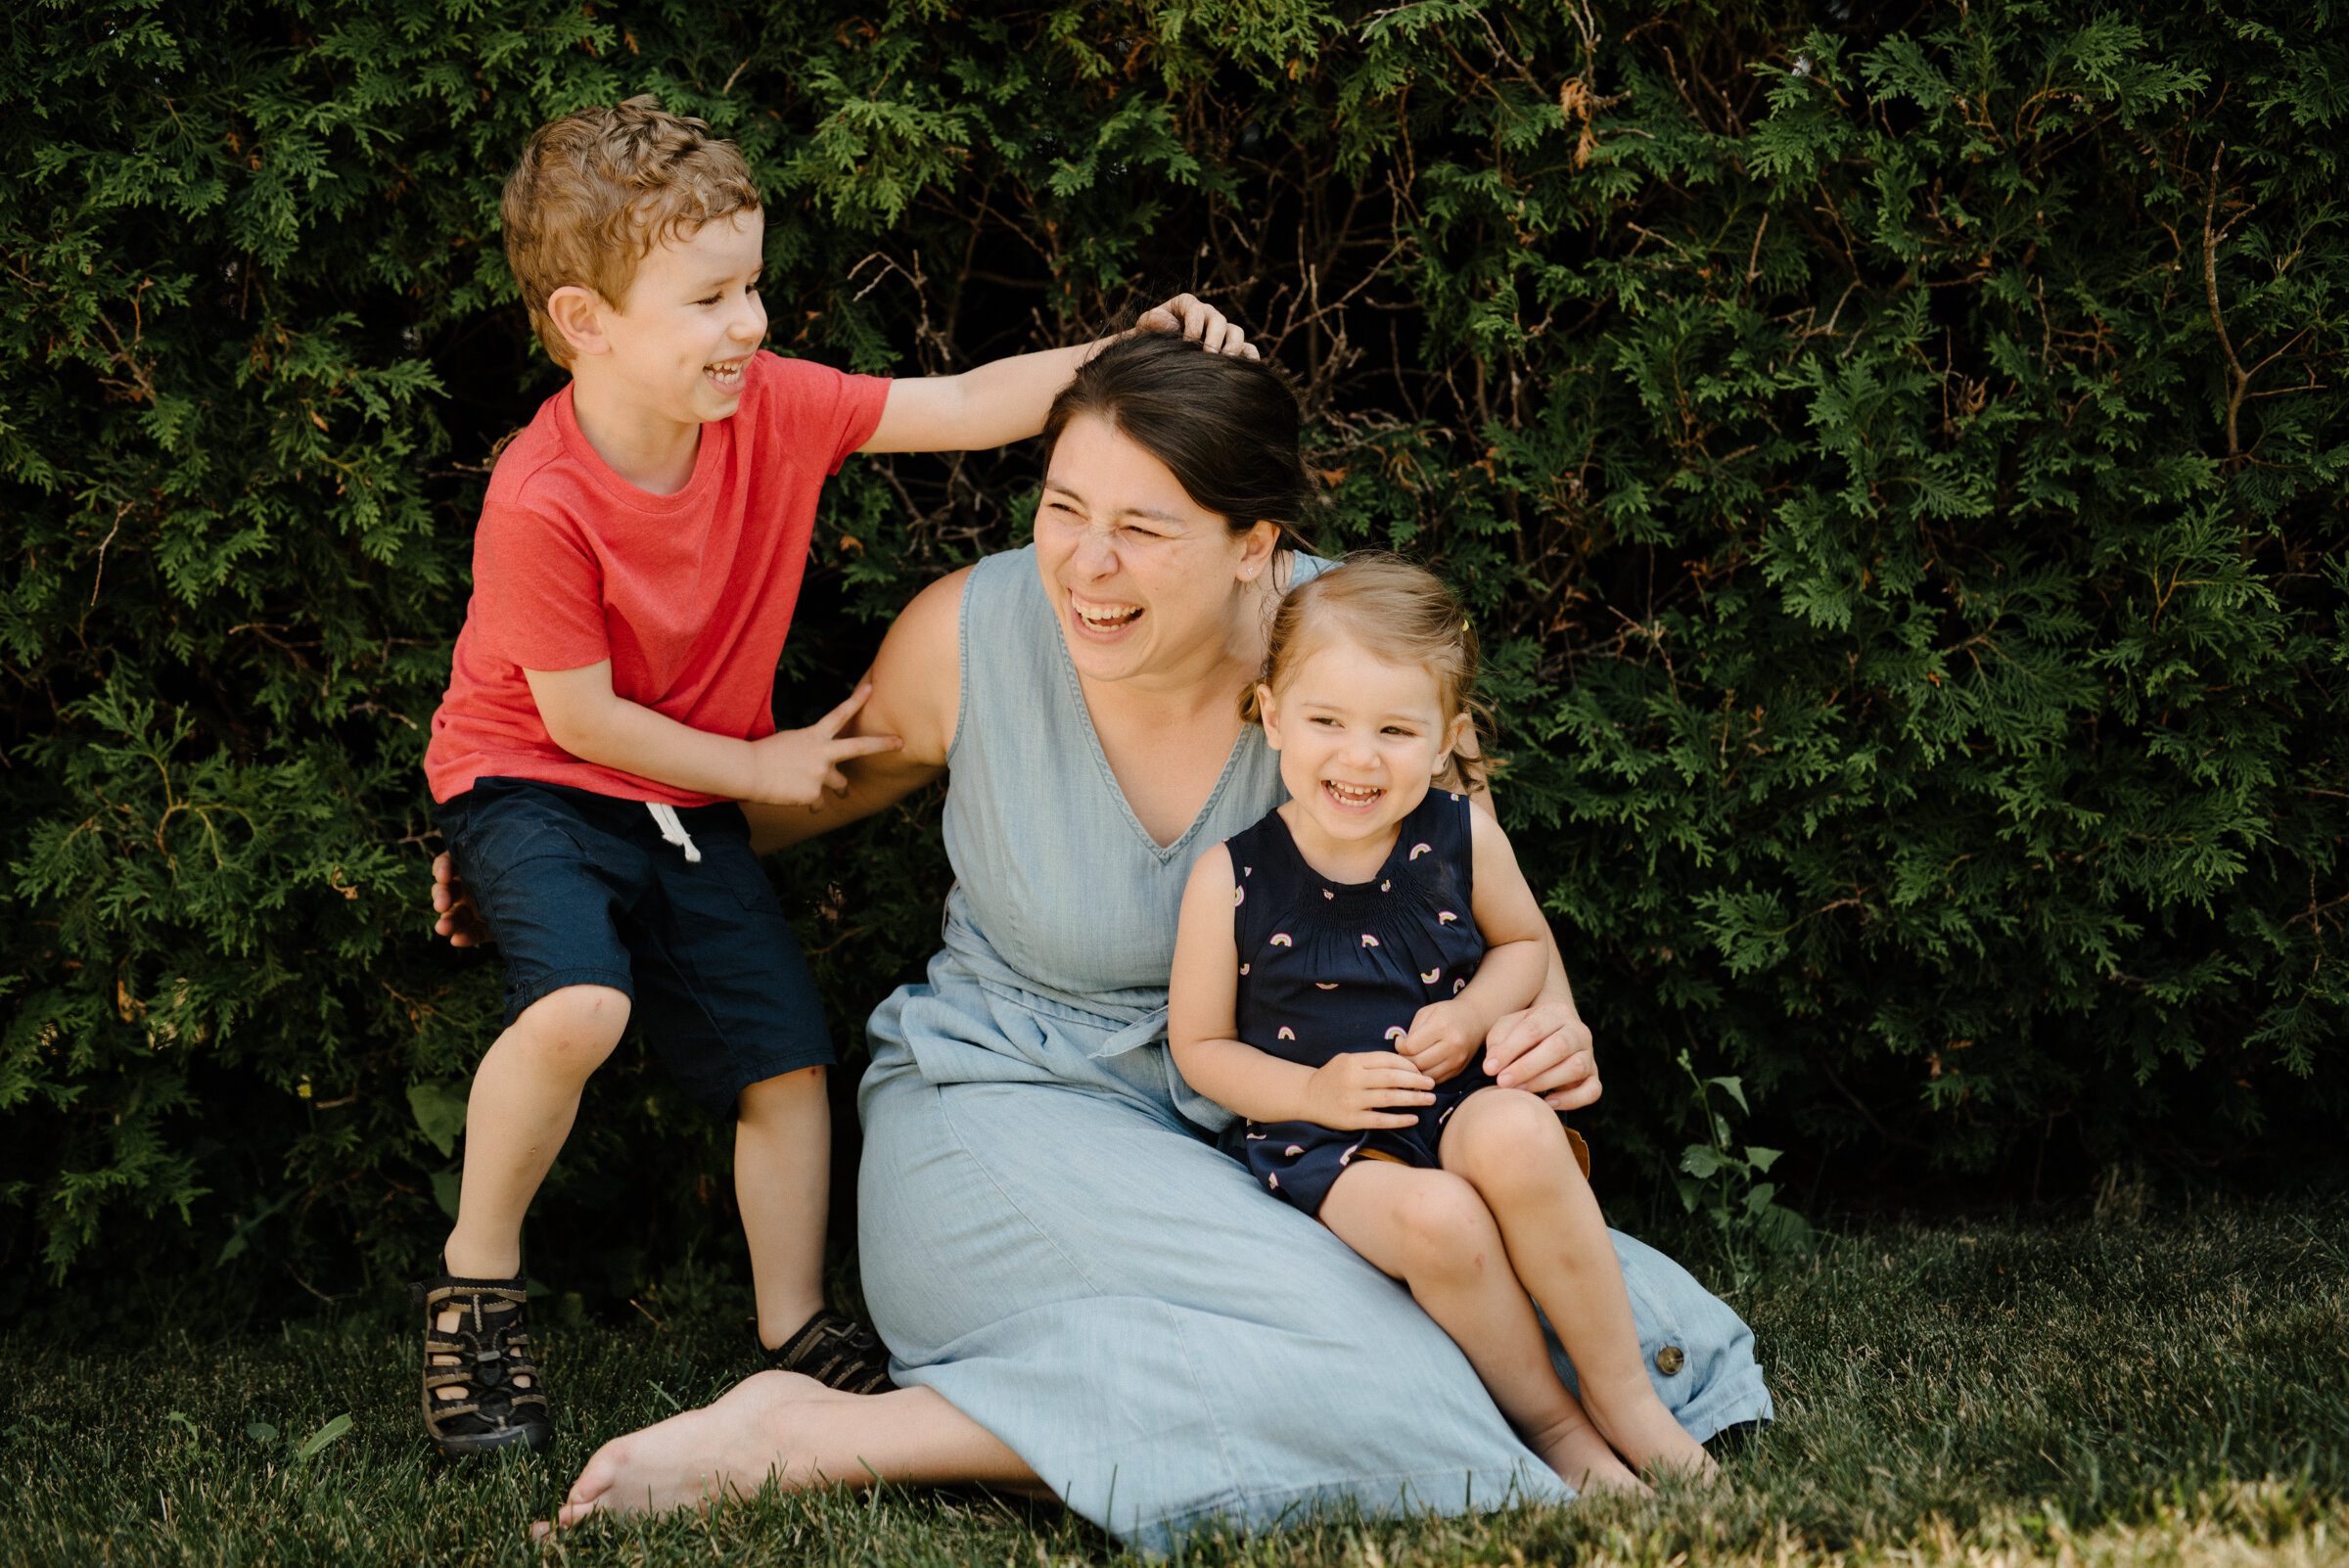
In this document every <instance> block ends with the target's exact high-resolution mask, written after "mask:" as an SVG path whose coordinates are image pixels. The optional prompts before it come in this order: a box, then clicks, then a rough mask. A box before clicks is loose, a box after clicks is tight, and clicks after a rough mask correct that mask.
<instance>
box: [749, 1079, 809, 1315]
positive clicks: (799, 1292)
mask: <svg viewBox="0 0 2349 1568" xmlns="http://www.w3.org/2000/svg"><path fill="white" fill-rule="evenodd" d="M739 1114H740V1120H739V1121H737V1122H736V1123H735V1126H734V1197H735V1201H736V1202H737V1203H739V1204H740V1205H741V1206H742V1233H743V1235H744V1237H745V1238H746V1239H747V1240H748V1241H749V1242H750V1244H751V1285H752V1288H753V1290H754V1292H755V1293H756V1295H757V1297H758V1302H759V1343H760V1344H761V1345H763V1346H765V1347H766V1348H767V1349H768V1350H773V1349H774V1348H775V1347H776V1346H778V1345H780V1344H782V1343H783V1341H784V1339H785V1337H786V1336H788V1335H789V1334H791V1333H792V1332H793V1331H794V1330H796V1329H797V1328H799V1326H800V1325H801V1324H803V1323H805V1322H806V1321H807V1319H808V1318H810V1317H813V1316H814V1315H815V1314H817V1313H819V1312H821V1311H823V1307H824V1220H825V1216H826V1213H827V1210H828V1208H829V1204H830V1198H831V1180H832V1105H831V1102H830V1101H829V1100H828V1099H826V1098H825V1095H824V1070H823V1069H822V1068H820V1067H807V1068H803V1069H801V1070H800V1071H799V1072H796V1073H785V1074H784V1075H783V1076H781V1077H780V1078H770V1079H767V1080H766V1081H765V1082H763V1083H759V1084H752V1085H751V1086H750V1087H749V1088H746V1089H744V1090H743V1091H742V1098H741V1100H740V1102H739Z"/></svg>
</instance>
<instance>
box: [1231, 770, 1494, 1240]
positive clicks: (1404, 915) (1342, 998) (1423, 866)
mask: <svg viewBox="0 0 2349 1568" xmlns="http://www.w3.org/2000/svg"><path fill="white" fill-rule="evenodd" d="M1474 809H1475V807H1472V806H1470V805H1469V804H1468V797H1466V796H1465V795H1460V794H1457V793H1455V792H1453V791H1451V790H1443V789H1431V790H1429V791H1428V792H1427V799H1425V800H1423V801H1421V802H1420V803H1419V804H1418V805H1417V806H1416V807H1412V809H1411V813H1410V814H1409V815H1408V816H1406V817H1405V818H1404V819H1403V825H1402V831H1401V832H1400V833H1399V834H1397V836H1396V839H1395V848H1394V850H1393V851H1392V852H1390V853H1388V855H1387V863H1386V864H1385V865H1382V866H1380V867H1379V870H1378V875H1377V876H1375V877H1373V878H1372V879H1371V880H1370V881H1368V882H1355V883H1346V882H1332V881H1330V880H1329V879H1328V878H1327V877H1324V876H1323V875H1321V874H1320V873H1319V872H1318V871H1315V870H1314V869H1313V867H1312V866H1310V865H1307V864H1306V863H1305V856H1304V855H1302V854H1300V853H1298V851H1297V841H1296V840H1295V839H1293V838H1291V837H1290V836H1289V825H1288V823H1286V822H1284V821H1282V820H1281V817H1280V813H1279V812H1278V811H1272V812H1269V813H1267V815H1266V816H1265V818H1264V819H1263V820H1262V821H1260V822H1258V823H1257V824H1256V825H1255V826H1254V827H1251V828H1249V829H1247V830H1246V831H1244V832H1240V833H1235V834H1233V835H1232V836H1231V837H1230V838H1229V839H1227V840H1225V841H1224V843H1225V846H1226V848H1228V849H1229V850H1230V851H1231V871H1232V879H1233V882H1234V884H1235V885H1236V888H1237V892H1238V902H1237V904H1236V905H1235V906H1234V908H1233V909H1232V935H1233V936H1234V937H1235V938H1236V939H1237V941H1238V945H1239V950H1240V976H1239V999H1238V1007H1237V1023H1238V1029H1239V1038H1240V1039H1241V1041H1242V1042H1243V1043H1246V1044H1249V1045H1253V1046H1255V1047H1256V1048H1257V1049H1258V1050H1260V1051H1264V1052H1267V1054H1269V1055H1273V1056H1277V1057H1280V1058H1281V1059H1283V1060H1284V1061H1291V1062H1300V1063H1303V1064H1304V1065H1305V1066H1307V1067H1319V1066H1321V1065H1322V1064H1323V1063H1325V1062H1327V1061H1329V1059H1330V1058H1331V1057H1333V1056H1336V1055H1337V1054H1338V1053H1339V1052H1340V1051H1391V1050H1394V1049H1395V1048H1396V1047H1397V1045H1398V1044H1399V1043H1401V1041H1402V1039H1403V1037H1404V1035H1405V1032H1407V1031H1408V1030H1409V1029H1410V1027H1411V1019H1412V1018H1413V1017H1414V1016H1415V1015H1416V1014H1417V1013H1418V1011H1419V1009H1420V1008H1422V1007H1424V1006H1426V1005H1427V1004H1428V1003H1429V1002H1435V1001H1444V1000H1446V999H1448V998H1450V997H1452V996H1456V995H1458V994H1459V993H1460V992H1462V991H1463V990H1465V989H1466V988H1467V985H1468V982H1469V981H1470V980H1472V979H1474V978H1475V976H1476V966H1477V965H1478V963H1479V962H1481V961H1482V960H1483V958H1484V956H1485V939H1484V937H1483V935H1482V934H1481V933H1479V932H1478V931H1477V929H1476V915H1475V913H1474V911H1473V909H1472V908H1471V906H1470V894H1471V892H1472V891H1473V886H1474V884H1473V881H1472V873H1473V870H1474V867H1475V860H1474V858H1473V855H1472V853H1471V850H1470V846H1469V838H1468V834H1469V827H1468V813H1469V812H1470V811H1472V810H1474ZM1492 1082H1493V1079H1492V1076H1491V1075H1490V1074H1488V1073H1487V1072H1486V1071H1485V1067H1484V1053H1483V1052H1482V1051H1481V1050H1480V1051H1479V1052H1477V1053H1476V1054H1475V1055H1474V1056H1472V1057H1471V1058H1469V1061H1468V1065H1467V1066H1465V1067H1463V1068H1461V1069H1460V1071H1459V1073H1458V1074H1456V1075H1455V1076H1454V1077H1452V1078H1451V1080H1449V1081H1448V1082H1446V1083H1442V1084H1437V1085H1436V1102H1435V1103H1434V1104H1433V1105H1428V1106H1422V1107H1420V1109H1419V1121H1418V1125H1417V1126H1415V1127H1407V1128H1376V1129H1372V1130H1368V1131H1354V1132H1339V1131H1333V1130H1330V1129H1328V1128H1325V1127H1320V1126H1317V1125H1315V1124H1314V1123H1312V1122H1250V1123H1248V1124H1247V1125H1246V1129H1245V1134H1244V1136H1245V1141H1244V1143H1242V1145H1241V1146H1240V1147H1239V1148H1238V1149H1237V1150H1235V1151H1234V1152H1236V1153H1239V1154H1240V1156H1241V1158H1243V1159H1244V1160H1246V1161H1247V1163H1248V1169H1249V1170H1250V1171H1251V1172H1253V1173H1254V1174H1255V1175H1256V1176H1257V1178H1258V1179H1259V1180H1261V1181H1263V1182H1264V1183H1265V1185H1266V1186H1267V1187H1268V1188H1269V1189H1271V1190H1272V1191H1273V1192H1274V1193H1276V1194H1278V1195H1279V1196H1280V1197H1282V1198H1285V1199H1287V1200H1288V1201H1289V1202H1290V1203H1292V1204H1294V1205H1296V1206H1297V1207H1298V1208H1300V1209H1303V1210H1304V1211H1305V1212H1306V1213H1307V1214H1311V1215H1317V1214H1319V1213H1320V1212H1321V1200H1322V1199H1323V1198H1325V1197H1327V1196H1328V1195H1329V1189H1330V1186H1331V1184H1332V1183H1333V1182H1335V1181H1336V1180H1337V1179H1338V1176H1339V1173H1341V1172H1342V1171H1344V1170H1345V1169H1346V1167H1347V1166H1348V1165H1350V1164H1351V1163H1353V1161H1354V1160H1355V1159H1356V1158H1358V1157H1360V1156H1368V1157H1370V1158H1374V1159H1378V1158H1383V1159H1391V1160H1394V1161H1397V1162H1399V1163H1401V1164H1404V1165H1410V1166H1418V1167H1420V1168H1422V1169H1433V1168H1435V1167H1437V1166H1439V1165H1440V1164H1441V1163H1442V1162H1441V1161H1440V1160H1438V1158H1437V1155H1436V1145H1437V1142H1438V1140H1439V1139H1441V1138H1442V1137H1443V1135H1444V1123H1445V1119H1446V1118H1448V1117H1450V1116H1451V1113H1452V1112H1453V1111H1454V1110H1455V1109H1457V1108H1458V1106H1459V1103H1460V1102H1461V1101H1462V1100H1464V1099H1466V1098H1467V1097H1468V1096H1469V1095H1471V1094H1473V1093H1475V1092H1476V1091H1477V1090H1478V1089H1480V1088H1484V1087H1486V1086H1487V1085H1489V1084H1492Z"/></svg>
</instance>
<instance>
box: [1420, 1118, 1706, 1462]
mask: <svg viewBox="0 0 2349 1568" xmlns="http://www.w3.org/2000/svg"><path fill="white" fill-rule="evenodd" d="M1441 1153H1442V1156H1443V1160H1444V1169H1445V1170H1446V1171H1448V1172H1451V1173H1453V1174H1456V1175H1458V1176H1462V1177H1464V1178H1465V1179H1466V1180H1467V1181H1468V1182H1469V1184H1470V1185H1472V1186H1473V1187H1474V1188H1475V1189H1476V1191H1477V1192H1478V1193H1479V1194H1480V1195H1481V1196H1482V1197H1483V1199H1484V1202H1485V1205H1486V1207H1487V1209H1488V1210H1489V1211H1490V1213H1491V1214H1492V1216H1493V1219H1494V1220H1495V1221H1496V1222H1497V1223H1498V1224H1499V1227H1500V1235H1501V1239H1502V1240H1503V1241H1504V1242H1505V1243H1506V1244H1507V1247H1508V1259H1509V1266H1510V1267H1511V1268H1513V1269H1514V1270H1515V1272H1516V1277H1517V1278H1518V1279H1519V1280H1522V1281H1523V1282H1524V1284H1525V1288H1526V1289H1528V1290H1530V1291H1532V1292H1533V1294H1534V1300H1536V1301H1538V1302H1540V1303H1541V1304H1542V1310H1543V1313H1545V1314H1547V1315H1548V1317H1549V1323H1550V1326H1551V1327H1552V1328H1554V1329H1556V1330H1557V1332H1558V1339H1559V1341H1560V1342H1561V1343H1562V1344H1564V1345H1565V1347H1566V1354H1567V1356H1568V1357H1569V1358H1571V1359H1572V1360H1573V1361H1574V1370H1575V1376H1576V1378H1577V1380H1578V1381H1579V1382H1580V1383H1581V1384H1582V1396H1583V1407H1584V1408H1585V1409H1587V1410H1588V1411H1589V1413H1590V1419H1591V1420H1592V1421H1594V1422H1596V1423H1597V1425H1598V1429H1599V1431H1600V1432H1602V1433H1604V1434H1605V1435H1606V1439H1607V1441H1608V1442H1609V1443H1611V1444H1613V1445H1614V1446H1615V1448H1616V1449H1617V1451H1619V1452H1620V1453H1622V1454H1623V1456H1624V1457H1625V1458H1627V1459H1629V1460H1630V1461H1631V1462H1632V1466H1633V1468H1635V1469H1638V1470H1645V1469H1647V1468H1648V1467H1649V1466H1651V1465H1653V1466H1657V1467H1660V1468H1662V1469H1666V1470H1679V1471H1684V1472H1687V1473H1689V1474H1694V1475H1712V1474H1715V1473H1716V1472H1717V1469H1718V1467H1717V1466H1716V1465H1715V1464H1714V1462H1713V1457H1712V1455H1711V1454H1709V1453H1706V1452H1705V1450H1704V1445H1702V1444H1701V1443H1699V1442H1697V1441H1696V1439H1694V1438H1692V1437H1690V1436H1689V1435H1688V1434H1687V1433H1686V1432H1685V1431H1683V1430H1682V1429H1681V1423H1680V1422H1678V1421H1676V1420H1674V1419H1673V1418H1672V1412H1671V1411H1669V1410H1667V1409H1665V1408H1664V1402H1663V1401H1662V1400H1659V1399H1657V1398H1656V1390H1655V1386H1654V1385H1653V1384H1651V1383H1650V1382H1648V1380H1647V1367H1646V1364H1645V1362H1644V1361H1643V1360H1641V1358H1640V1354H1639V1331H1638V1329H1637V1327H1636V1326H1635V1324H1634V1323H1633V1320H1632V1302H1631V1297H1630V1296H1629V1295H1628V1294H1627V1293H1626V1292H1625V1290H1624V1288H1623V1266H1622V1265H1621V1264H1620V1263H1619V1262H1617V1261H1616V1257H1615V1246H1614V1243H1613V1242H1611V1241H1609V1240H1608V1239H1607V1222H1606V1221H1605V1219H1604V1218H1603V1217H1601V1216H1600V1214H1599V1212H1598V1200H1597V1199H1596V1198H1594V1197H1592V1196H1591V1194H1590V1183H1589V1181H1588V1180H1586V1179H1585V1178H1584V1176H1583V1173H1582V1168H1581V1167H1580V1166H1578V1165H1577V1164H1576V1163H1575V1159H1574V1151H1573V1148H1572V1147H1571V1145H1569V1144H1568V1142H1567V1141H1566V1129H1565V1127H1564V1126H1563V1125H1562V1124H1561V1123H1560V1122H1559V1121H1558V1115H1557V1113H1556V1112H1555V1111H1553V1110H1551V1109H1550V1108H1549V1107H1548V1106H1547V1105H1544V1104H1543V1102H1542V1100H1541V1099H1540V1098H1539V1097H1538V1096H1536V1095H1533V1094H1529V1093H1527V1092H1526V1091H1525V1090H1523V1089H1505V1088H1487V1089H1479V1090H1478V1091H1477V1092H1476V1093H1474V1094H1471V1095H1470V1096H1469V1097H1468V1098H1467V1099H1466V1100H1464V1101H1462V1102H1461V1104H1460V1108H1459V1109H1458V1110H1456V1111H1454V1112H1452V1113H1451V1121H1450V1122H1449V1123H1448V1124H1447V1125H1446V1127H1445V1130H1444V1142H1443V1145H1442V1149H1441Z"/></svg>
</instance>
